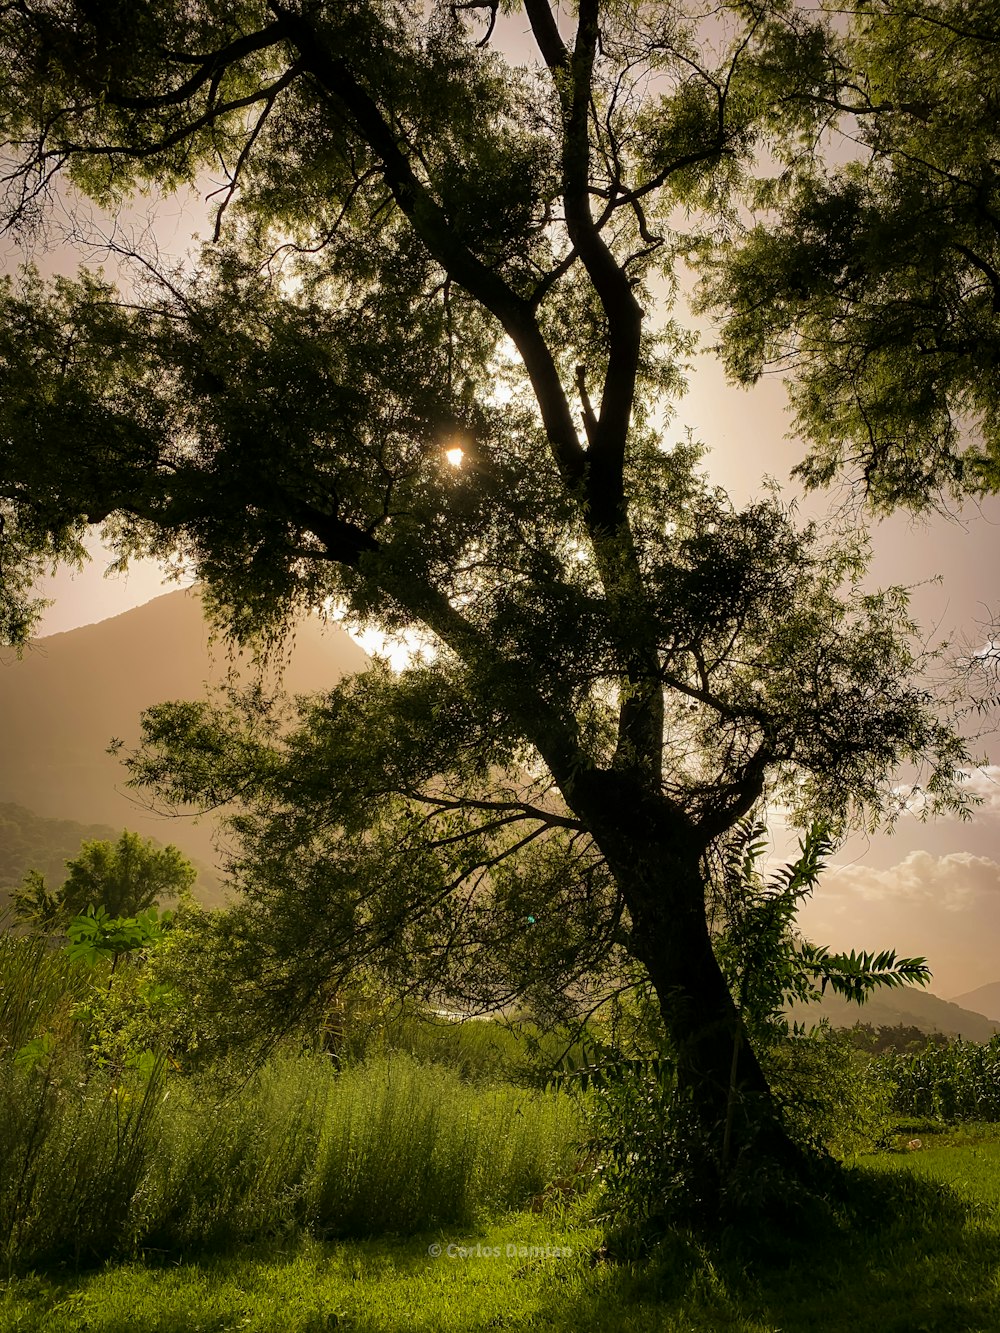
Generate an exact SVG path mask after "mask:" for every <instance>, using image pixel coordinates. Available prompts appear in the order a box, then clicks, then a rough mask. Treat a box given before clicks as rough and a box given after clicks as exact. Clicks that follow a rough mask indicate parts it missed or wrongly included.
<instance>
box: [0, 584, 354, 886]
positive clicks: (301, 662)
mask: <svg viewBox="0 0 1000 1333" xmlns="http://www.w3.org/2000/svg"><path fill="white" fill-rule="evenodd" d="M209 633H210V632H209V628H208V625H207V624H206V622H205V619H204V615H203V613H202V608H201V601H200V598H199V597H198V594H197V591H196V590H193V589H182V590H180V591H178V592H172V593H167V594H165V595H164V596H162V597H157V598H155V599H154V600H153V601H151V602H147V603H146V604H145V605H144V606H140V607H136V608H135V609H134V610H132V611H126V612H125V613H124V614H123V615H119V616H114V617H112V618H111V619H109V620H103V621H100V622H99V623H98V624H96V625H86V626H83V627H82V628H80V629H75V630H69V631H67V632H65V633H62V634H53V635H50V636H49V637H47V638H43V639H37V640H35V641H34V642H33V643H32V644H31V646H30V648H28V649H27V650H26V651H25V654H24V656H23V658H21V659H20V660H18V659H17V658H16V657H15V655H14V653H13V652H4V653H3V654H0V802H9V803H14V804H17V805H20V806H24V807H26V808H27V809H28V810H30V811H32V812H34V813H35V814H36V815H40V816H43V817H45V818H47V819H59V820H74V821H76V822H78V823H81V824H88V825H92V824H103V825H107V826H109V827H111V828H113V829H115V830H117V831H120V830H121V829H123V828H130V829H133V830H134V831H135V832H137V833H140V834H142V836H143V837H153V838H156V839H157V840H158V841H160V842H163V843H169V842H172V843H175V844H176V845H177V846H178V847H179V848H180V849H181V850H182V851H183V852H184V853H185V854H186V855H188V856H191V857H193V858H195V859H197V860H200V861H202V862H204V863H205V864H206V865H208V866H211V865H213V864H214V863H215V860H216V856H215V851H214V848H213V842H212V835H213V830H214V821H213V820H212V819H211V818H208V817H206V818H205V819H204V820H203V821H201V822H199V823H196V822H195V821H194V820H193V819H191V818H188V817H174V818H164V817H161V816H157V815H154V814H152V813H151V812H150V811H148V810H147V809H145V808H144V807H143V806H142V805H141V804H139V803H138V802H137V801H136V798H135V796H134V795H133V794H132V793H131V792H128V791H127V790H126V789H125V786H124V783H125V777H126V774H125V772H124V770H123V768H122V766H121V764H120V762H119V761H118V760H117V759H116V758H113V757H112V756H111V755H109V754H107V752H106V751H107V746H108V744H109V742H110V741H111V739H112V738H113V737H118V738H120V739H121V740H122V741H123V742H124V743H125V746H126V747H130V746H133V745H135V743H136V742H137V741H138V738H139V717H140V714H141V712H142V710H143V709H144V708H148V707H150V706H151V705H153V704H156V703H163V702H164V701H166V700H170V699H200V698H205V697H206V696H207V693H208V691H209V688H210V686H211V685H213V684H216V685H217V684H220V683H221V682H222V681H223V680H224V679H225V678H226V675H227V671H228V670H229V667H230V658H229V657H228V656H227V652H226V649H225V646H224V645H221V644H217V645H215V646H214V648H213V647H210V645H209ZM240 660H241V659H236V661H237V663H238V662H240ZM368 661H369V659H368V657H367V656H366V654H365V653H364V652H363V651H362V650H361V649H360V648H359V647H358V646H357V644H355V643H354V641H353V640H352V639H351V638H350V636H349V635H348V634H347V633H346V631H344V630H343V629H341V628H340V627H339V626H326V627H324V626H323V625H322V624H321V623H320V622H319V620H317V619H315V618H311V619H308V620H306V621H303V622H302V623H301V624H300V625H299V626H298V628H297V631H296V635H295V639H294V643H293V645H292V647H291V650H290V652H289V654H288V661H287V666H286V667H285V670H284V674H283V684H284V687H285V689H287V690H288V691H289V692H290V693H303V694H306V693H312V692H314V691H317V690H321V689H324V688H325V689H329V688H330V687H331V686H332V685H334V684H335V683H336V682H337V681H338V680H339V679H340V678H341V677H342V676H344V675H348V674H351V673H353V672H356V671H360V670H363V669H364V668H365V667H366V665H367V664H368ZM243 670H244V672H245V673H246V672H248V670H249V667H248V664H247V663H246V662H245V661H244V662H243Z"/></svg>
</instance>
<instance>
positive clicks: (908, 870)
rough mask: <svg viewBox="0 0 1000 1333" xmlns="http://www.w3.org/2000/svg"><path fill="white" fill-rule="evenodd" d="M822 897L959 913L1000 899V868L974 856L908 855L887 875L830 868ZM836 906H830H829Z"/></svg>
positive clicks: (856, 868) (864, 868) (858, 867)
mask: <svg viewBox="0 0 1000 1333" xmlns="http://www.w3.org/2000/svg"><path fill="white" fill-rule="evenodd" d="M821 891H822V895H823V897H824V898H825V899H826V900H827V901H828V902H829V901H830V899H831V898H833V897H841V898H846V899H853V900H855V901H857V900H858V899H860V900H863V901H864V902H869V903H875V902H882V903H885V904H887V905H888V904H893V905H896V906H898V907H899V908H900V909H903V908H905V907H907V906H916V905H917V904H920V905H921V906H925V905H935V906H937V907H943V908H944V909H945V910H947V911H950V912H961V911H965V910H967V909H968V908H971V907H974V906H975V905H976V904H977V903H979V902H982V901H983V900H984V899H985V898H993V897H997V896H1000V864H998V863H997V862H996V861H994V860H991V859H990V858H989V857H987V856H973V855H972V853H971V852H950V853H949V854H948V855H947V856H932V855H931V853H930V852H920V851H918V852H910V854H909V856H907V857H906V859H905V860H903V861H900V862H899V863H898V865H894V866H890V867H889V868H888V869H887V870H873V869H871V868H870V867H868V866H864V865H846V866H845V865H831V866H830V867H829V869H828V870H827V872H826V874H825V875H824V877H823V880H822V889H821ZM831 905H832V904H831Z"/></svg>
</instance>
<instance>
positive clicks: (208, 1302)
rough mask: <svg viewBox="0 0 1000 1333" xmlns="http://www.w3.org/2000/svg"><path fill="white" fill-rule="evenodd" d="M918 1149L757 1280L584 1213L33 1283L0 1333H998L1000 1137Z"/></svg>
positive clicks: (872, 1174)
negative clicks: (821, 1234)
mask: <svg viewBox="0 0 1000 1333" xmlns="http://www.w3.org/2000/svg"><path fill="white" fill-rule="evenodd" d="M956 1137H958V1138H959V1139H960V1140H962V1141H961V1142H958V1143H956V1142H954V1141H953V1140H954V1139H955V1138H956ZM921 1144H922V1146H921V1147H920V1148H919V1149H917V1150H913V1151H909V1152H904V1153H896V1154H893V1153H888V1154H883V1155H880V1156H879V1157H877V1158H868V1159H865V1161H863V1162H861V1163H859V1164H858V1166H857V1168H856V1171H857V1172H858V1176H859V1178H858V1182H857V1183H858V1185H859V1186H860V1187H861V1189H862V1190H867V1191H868V1193H869V1194H870V1197H871V1204H870V1209H869V1213H870V1215H869V1217H868V1218H867V1219H864V1218H863V1219H862V1221H861V1224H860V1225H859V1224H857V1223H856V1225H855V1226H854V1227H852V1228H851V1230H850V1231H849V1232H845V1233H844V1234H841V1235H839V1236H838V1235H834V1236H833V1237H832V1238H826V1239H825V1240H824V1241H823V1242H822V1243H817V1244H815V1245H814V1246H810V1245H803V1246H802V1247H801V1248H799V1249H798V1250H794V1251H791V1252H789V1253H787V1254H785V1255H783V1256H780V1257H774V1256H772V1259H771V1261H770V1262H769V1263H768V1264H767V1265H766V1266H760V1265H758V1266H757V1267H756V1269H755V1270H754V1271H747V1269H746V1268H745V1267H744V1266H743V1265H742V1264H741V1263H740V1262H739V1261H738V1260H736V1259H735V1258H733V1259H730V1260H726V1259H720V1258H718V1257H716V1258H714V1259H710V1258H709V1257H708V1256H707V1255H706V1254H705V1252H703V1251H701V1250H700V1249H698V1248H697V1247H696V1246H694V1245H693V1244H691V1243H688V1242H685V1241H684V1240H683V1239H682V1238H674V1239H672V1240H670V1241H667V1242H664V1243H663V1244H662V1245H661V1247H660V1249H659V1251H658V1252H657V1253H655V1254H654V1256H653V1258H652V1260H651V1261H650V1262H648V1263H646V1264H645V1265H642V1266H639V1265H633V1264H630V1263H625V1262H619V1261H615V1260H614V1259H613V1258H611V1257H609V1256H607V1255H605V1254H604V1253H602V1251H601V1248H600V1247H601V1233H600V1230H599V1229H598V1228H597V1227H595V1226H594V1225H592V1224H589V1223H588V1221H587V1217H586V1206H585V1201H581V1203H579V1204H577V1205H576V1206H575V1209H570V1210H563V1209H559V1208H552V1209H549V1210H548V1211H545V1212H542V1213H531V1212H522V1213H511V1214H507V1215H506V1216H504V1217H503V1218H501V1219H499V1220H497V1221H496V1222H495V1223H494V1224H493V1225H487V1226H480V1227H471V1228H457V1229H446V1230H441V1231H435V1232H429V1233H424V1234H421V1235H419V1236H413V1237H408V1238H406V1239H380V1240H370V1241H349V1242H338V1243H320V1242H318V1241H314V1240H309V1239H303V1240H299V1241H295V1242H294V1243H291V1242H286V1243H284V1244H278V1243H272V1244H270V1245H266V1246H261V1245H257V1246H253V1247H248V1248H245V1249H241V1250H234V1251H231V1252H229V1253H227V1254H225V1255H221V1256H218V1257H214V1258H206V1259H201V1260H199V1261H190V1262H185V1261H184V1260H179V1259H177V1258H174V1259H173V1260H172V1261H170V1262H157V1261H156V1260H155V1259H154V1258H153V1257H151V1256H150V1257H148V1258H147V1259H146V1261H145V1262H131V1263H125V1264H117V1265H116V1264H112V1265H108V1266H107V1267H104V1268H102V1269H100V1270H96V1271H93V1272H89V1273H83V1274H69V1273H67V1274H66V1275H65V1276H58V1275H53V1274H48V1275H46V1276H36V1275H27V1276H22V1277H19V1278H16V1279H11V1280H9V1281H8V1282H6V1283H5V1284H3V1286H2V1289H0V1328H2V1329H3V1330H4V1333H8V1330H9V1331H11V1333H12V1331H13V1330H18V1331H19V1333H20V1331H22V1330H23V1331H24V1333H28V1331H29V1330H30V1331H31V1333H36V1331H37V1333H43V1331H44V1333H63V1331H64V1330H81V1331H82V1330H87V1331H88V1333H154V1330H155V1331H156V1333H228V1330H233V1331H234V1333H235V1331H236V1330H253V1331H256V1330H261V1333H265V1331H266V1333H272V1331H273V1333H319V1331H320V1330H327V1329H339V1328H344V1329H359V1330H360V1329H364V1330H369V1329H370V1330H410V1329H412V1330H427V1333H438V1331H440V1333H450V1331H451V1330H454V1331H455V1333H465V1331H467V1330H468V1331H469V1333H471V1331H472V1330H480V1329H481V1330H487V1329H502V1328H507V1329H522V1328H524V1329H536V1328H537V1329H564V1330H605V1329H606V1330H608V1333H611V1331H612V1330H615V1331H617V1330H622V1331H623V1333H628V1331H630V1330H635V1333H640V1331H642V1333H646V1331H647V1330H669V1331H670V1333H724V1331H726V1333H728V1331H729V1330H732V1331H733V1333H736V1331H737V1330H739V1331H740V1333H799V1331H800V1330H801V1333H868V1331H869V1330H871V1333H875V1330H879V1333H996V1330H997V1329H1000V1135H998V1131H997V1129H996V1127H991V1128H989V1129H987V1128H985V1127H984V1128H982V1129H976V1128H974V1127H969V1126H965V1127H963V1130H962V1132H961V1134H960V1135H958V1136H956V1135H948V1134H937V1135H935V1134H933V1133H929V1134H928V1133H926V1132H925V1134H924V1136H923V1137H922V1139H921ZM449 1247H451V1248H450V1251H449ZM531 1247H534V1249H532V1248H531Z"/></svg>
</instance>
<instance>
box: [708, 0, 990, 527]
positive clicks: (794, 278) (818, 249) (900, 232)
mask: <svg viewBox="0 0 1000 1333" xmlns="http://www.w3.org/2000/svg"><path fill="white" fill-rule="evenodd" d="M851 18H852V21H851V26H850V28H849V30H848V32H847V33H846V34H845V35H844V36H843V37H842V39H841V40H840V41H838V42H837V43H836V44H834V45H831V46H830V48H829V50H830V57H829V62H828V67H827V71H826V77H825V82H820V83H819V84H818V85H817V86H816V87H815V88H813V89H812V90H810V93H809V97H810V99H811V101H812V102H813V104H814V105H815V106H817V107H818V108H823V107H825V108H826V116H827V118H828V120H829V122H830V125H831V130H832V131H835V132H836V133H837V134H839V136H842V137H841V138H840V139H839V147H840V152H839V153H838V154H836V155H834V158H833V160H832V161H831V158H830V156H829V155H824V154H821V153H815V152H814V153H801V154H800V155H799V156H798V157H797V158H796V159H795V160H794V162H792V163H791V164H790V165H789V167H788V169H787V170H785V171H784V172H782V173H781V174H780V175H779V176H778V177H776V178H772V179H768V180H766V181H761V182H759V183H758V184H757V186H756V187H755V189H754V190H753V191H752V194H753V203H754V204H755V205H756V206H757V208H758V209H760V215H761V218H762V220H760V221H758V222H757V223H756V224H755V225H754V226H752V227H750V228H749V229H743V228H740V229H737V230H736V231H735V232H734V234H733V235H732V236H731V237H730V238H729V242H728V244H726V245H724V246H722V247H718V246H715V247H706V248H705V249H704V251H703V257H704V261H705V267H706V269H707V271H708V273H709V275H710V278H709V280H708V281H707V282H706V284H705V288H704V291H703V302H704V304H706V305H708V306H713V307H714V308H715V309H717V310H720V311H721V312H722V313H723V314H724V315H725V316H726V322H725V324H724V331H723V338H722V351H723V355H724V357H725V360H726V364H727V367H728V368H729V370H730V372H731V373H732V374H733V375H734V376H735V377H736V378H737V379H738V380H740V381H742V382H744V383H748V382H752V381H753V380H755V379H756V378H758V377H759V376H760V375H761V374H762V373H763V372H764V370H765V368H769V369H772V370H773V369H780V370H783V371H785V372H786V373H787V374H789V375H790V377H791V386H792V401H793V404H794V406H795V409H796V426H797V427H798V429H799V430H800V431H801V432H802V433H803V435H804V436H805V437H806V438H807V439H808V440H809V441H810V443H811V448H810V451H809V453H808V454H807V456H806V458H805V460H804V461H803V463H802V464H801V465H800V468H799V472H800V474H801V475H802V476H803V478H804V479H805V480H806V481H807V482H808V483H810V484H813V485H819V484H826V483H829V482H831V481H833V480H835V479H837V478H843V479H846V480H847V481H849V482H850V483H851V484H853V485H856V486H858V487H859V488H860V489H861V490H862V491H863V493H864V494H865V495H866V496H867V498H868V499H869V500H871V501H873V502H874V504H875V505H876V506H877V507H878V508H880V509H882V510H889V509H891V508H893V507H894V506H896V505H900V504H903V505H907V506H909V507H911V508H916V509H921V508H924V507H925V506H927V505H928V504H932V503H935V502H936V501H938V500H939V499H940V498H941V497H942V495H944V496H948V497H955V496H958V497H961V496H962V495H966V494H983V493H985V492H995V491H996V490H997V489H998V488H1000V471H998V464H1000V411H998V408H1000V401H998V398H997V377H996V373H995V369H994V368H995V366H996V363H997V358H998V354H1000V129H998V126H1000V116H998V112H1000V91H998V83H997V55H998V51H1000V9H998V7H997V5H996V4H995V3H994V0H954V2H953V3H952V2H949V0H917V3H909V0H907V3H896V2H895V0H876V2H875V3H869V4H864V5H859V6H857V8H856V10H855V12H854V13H853V14H852V16H851ZM845 157H847V158H848V159H849V160H847V161H846V162H845V161H844V158H845ZM838 159H839V160H838Z"/></svg>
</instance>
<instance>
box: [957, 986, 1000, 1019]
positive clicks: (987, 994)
mask: <svg viewBox="0 0 1000 1333" xmlns="http://www.w3.org/2000/svg"><path fill="white" fill-rule="evenodd" d="M952 1004H961V1005H964V1006H965V1007H966V1008H967V1009H978V1010H979V1012H980V1013H981V1014H987V1015H988V1016H989V1017H990V1018H993V1019H995V1020H996V1021H997V1022H998V1023H1000V981H991V982H990V983H989V985H987V986H977V987H976V989H975V990H970V991H966V993H965V994H964V995H956V996H954V998H953V999H952Z"/></svg>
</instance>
